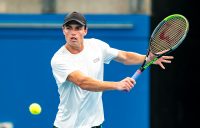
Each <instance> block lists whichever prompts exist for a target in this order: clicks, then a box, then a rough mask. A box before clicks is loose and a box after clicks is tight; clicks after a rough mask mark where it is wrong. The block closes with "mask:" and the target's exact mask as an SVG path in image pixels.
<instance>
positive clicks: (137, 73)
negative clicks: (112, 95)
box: [131, 69, 142, 80]
mask: <svg viewBox="0 0 200 128" xmlns="http://www.w3.org/2000/svg"><path fill="white" fill-rule="evenodd" d="M141 73H142V72H141V70H140V69H138V70H137V71H136V72H135V73H134V74H133V76H132V77H131V78H133V79H134V80H136V79H137V78H138V76H140V74H141Z"/></svg>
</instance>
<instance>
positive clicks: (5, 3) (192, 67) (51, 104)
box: [0, 0, 200, 128]
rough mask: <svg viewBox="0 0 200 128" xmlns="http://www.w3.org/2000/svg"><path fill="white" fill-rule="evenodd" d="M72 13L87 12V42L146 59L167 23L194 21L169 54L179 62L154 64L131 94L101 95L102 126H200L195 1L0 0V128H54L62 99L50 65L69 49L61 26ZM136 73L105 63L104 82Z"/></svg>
mask: <svg viewBox="0 0 200 128" xmlns="http://www.w3.org/2000/svg"><path fill="white" fill-rule="evenodd" d="M72 11H79V12H81V13H83V14H85V16H86V18H87V20H88V27H89V32H88V35H87V36H86V38H91V37H93V38H99V39H102V40H103V41H105V42H107V43H108V44H110V46H112V47H115V48H118V49H122V50H129V51H136V52H139V53H143V54H145V53H146V49H147V47H148V40H149V37H150V35H151V32H152V30H153V29H154V28H155V27H156V25H157V24H158V23H159V22H160V21H161V20H162V19H163V18H165V17H166V16H168V15H170V14H174V13H180V14H183V15H185V16H186V17H187V18H188V20H189V23H190V30H189V33H188V36H187V37H186V39H185V40H184V43H183V45H181V46H180V47H179V48H178V49H177V50H176V51H175V52H174V53H172V54H171V55H173V56H174V57H175V59H174V60H173V62H172V64H166V65H165V66H166V70H161V68H159V67H158V66H155V65H153V66H151V67H150V68H149V69H148V70H146V71H145V72H144V74H143V75H142V76H141V77H140V78H139V79H138V81H137V86H136V87H135V88H134V90H133V91H132V92H131V93H128V94H127V93H121V92H117V91H107V92H105V93H104V95H103V100H104V111H105V122H104V128H122V127H123V128H191V127H194V126H195V127H199V123H198V121H197V119H198V117H197V116H198V114H197V113H198V112H199V108H198V101H199V100H198V97H199V93H198V85H200V82H199V80H198V71H199V69H198V67H197V66H196V63H198V62H196V61H197V59H198V55H199V53H198V49H197V48H198V46H197V45H198V41H199V38H198V33H197V30H198V28H199V26H198V25H197V19H196V17H197V16H198V14H197V12H198V6H197V4H195V3H194V2H193V1H186V0H176V1H174V0H162V1H159V0H100V1H98V0H0V55H1V63H0V70H1V74H0V128H27V127H28V128H34V127H43V128H51V127H52V125H53V121H54V119H55V115H56V112H57V106H58V103H59V96H58V92H57V86H56V83H55V80H54V78H53V76H52V73H51V67H50V60H51V57H52V56H53V54H54V52H55V51H56V50H57V49H58V48H59V47H60V46H62V45H63V44H64V37H63V34H62V30H61V24H62V22H63V20H64V16H65V15H66V14H67V13H69V12H72ZM195 16H196V17H195ZM194 26H195V27H194ZM137 68H138V66H137V65H136V66H135V65H134V66H124V65H121V64H118V63H115V62H111V64H109V65H105V80H111V81H118V80H120V79H122V78H124V77H126V76H131V75H132V74H133V73H134V71H135V70H136V69H137ZM116 69H117V70H116ZM32 102H37V103H39V104H40V105H41V106H42V113H41V114H40V115H37V116H35V115H31V114H30V112H29V110H28V107H29V105H30V104H31V103H32Z"/></svg>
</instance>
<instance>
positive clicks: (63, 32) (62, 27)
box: [62, 26, 65, 35]
mask: <svg viewBox="0 0 200 128" xmlns="http://www.w3.org/2000/svg"><path fill="white" fill-rule="evenodd" d="M64 29H65V27H64V26H62V31H63V34H64V35H65V32H64Z"/></svg>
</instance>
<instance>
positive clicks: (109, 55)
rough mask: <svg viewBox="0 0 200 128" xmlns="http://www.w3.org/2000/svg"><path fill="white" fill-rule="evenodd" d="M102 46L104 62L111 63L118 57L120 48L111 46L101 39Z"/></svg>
mask: <svg viewBox="0 0 200 128" xmlns="http://www.w3.org/2000/svg"><path fill="white" fill-rule="evenodd" d="M100 46H101V49H102V53H103V58H104V63H106V64H109V63H110V61H111V60H113V59H114V58H116V57H117V55H118V53H119V50H118V49H116V48H111V47H110V46H109V45H108V44H107V43H105V42H103V41H101V42H100Z"/></svg>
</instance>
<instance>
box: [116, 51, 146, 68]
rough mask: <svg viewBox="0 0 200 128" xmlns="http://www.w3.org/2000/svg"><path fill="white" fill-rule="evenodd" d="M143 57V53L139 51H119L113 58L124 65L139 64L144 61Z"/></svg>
mask: <svg viewBox="0 0 200 128" xmlns="http://www.w3.org/2000/svg"><path fill="white" fill-rule="evenodd" d="M144 59H145V55H142V54H139V53H135V52H126V51H119V53H118V55H117V57H116V58H115V59H114V60H116V61H118V62H121V63H123V64H125V65H131V64H141V63H142V62H143V61H144Z"/></svg>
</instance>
